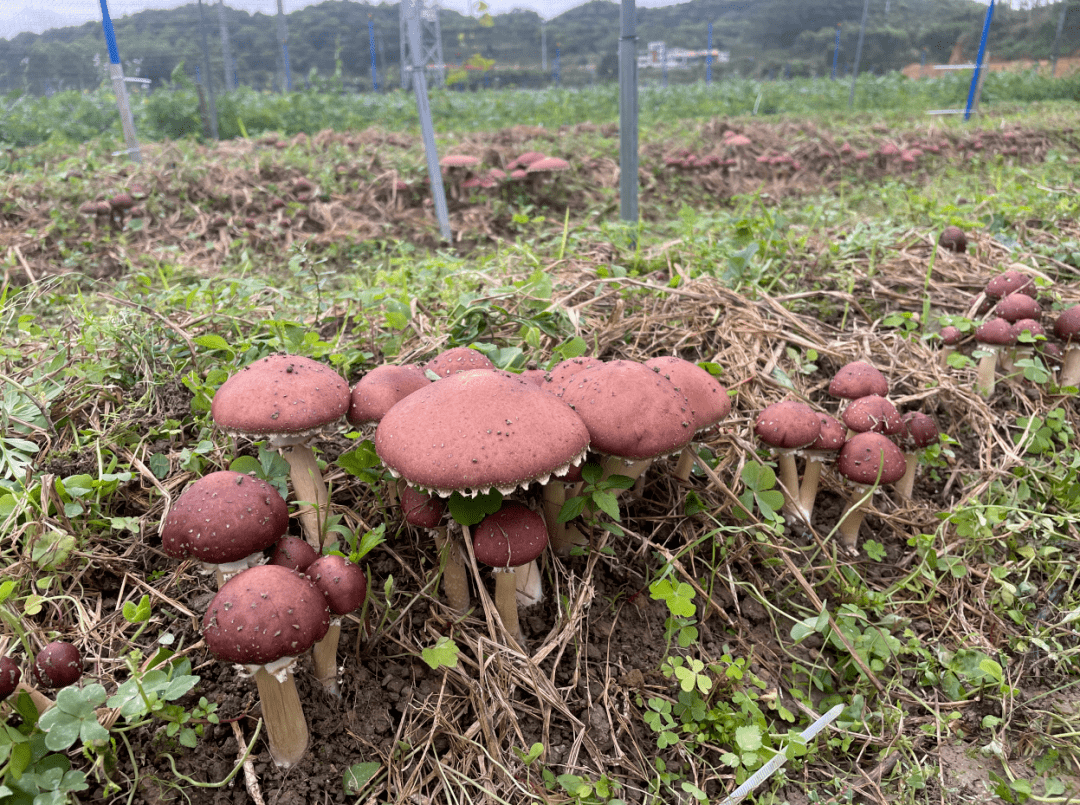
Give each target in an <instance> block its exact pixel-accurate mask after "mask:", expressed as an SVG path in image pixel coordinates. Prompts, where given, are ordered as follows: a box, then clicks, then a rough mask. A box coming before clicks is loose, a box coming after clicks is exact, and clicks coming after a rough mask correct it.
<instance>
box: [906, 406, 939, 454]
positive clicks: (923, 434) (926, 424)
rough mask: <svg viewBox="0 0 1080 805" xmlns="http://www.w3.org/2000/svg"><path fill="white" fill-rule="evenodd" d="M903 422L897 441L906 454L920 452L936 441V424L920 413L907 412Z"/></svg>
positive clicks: (930, 418)
mask: <svg viewBox="0 0 1080 805" xmlns="http://www.w3.org/2000/svg"><path fill="white" fill-rule="evenodd" d="M903 422H904V428H903V430H901V431H900V433H898V434H897V441H898V442H899V443H900V447H901V448H902V449H904V450H906V451H907V452H909V453H913V452H914V451H916V450H922V449H923V448H924V447H929V446H930V445H932V444H933V443H934V442H936V441H937V440H938V426H937V423H936V422H934V420H933V418H932V417H929V416H927V415H926V414H924V413H923V412H922V411H908V412H907V413H906V414H904V416H903Z"/></svg>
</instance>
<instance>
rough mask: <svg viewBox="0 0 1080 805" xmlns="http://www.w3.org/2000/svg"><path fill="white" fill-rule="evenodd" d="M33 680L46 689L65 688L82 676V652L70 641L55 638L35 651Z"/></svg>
mask: <svg viewBox="0 0 1080 805" xmlns="http://www.w3.org/2000/svg"><path fill="white" fill-rule="evenodd" d="M31 668H32V669H33V672H34V680H35V681H36V682H37V683H38V685H40V686H41V687H43V688H45V689H46V690H54V689H56V688H66V687H67V686H68V685H74V684H75V683H76V682H78V681H79V679H80V678H81V677H82V672H83V667H82V654H80V653H79V650H78V649H77V648H75V646H73V645H71V643H65V642H64V641H62V640H55V641H53V642H52V643H49V644H48V645H47V646H45V648H43V649H42V650H41V651H39V652H38V653H37V656H36V657H35V658H34V664H33V665H32V666H31Z"/></svg>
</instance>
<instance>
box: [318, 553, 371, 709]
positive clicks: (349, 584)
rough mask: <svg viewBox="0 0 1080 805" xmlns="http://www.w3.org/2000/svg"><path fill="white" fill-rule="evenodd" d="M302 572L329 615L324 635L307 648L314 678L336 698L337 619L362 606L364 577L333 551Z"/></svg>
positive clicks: (365, 595)
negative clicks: (319, 595)
mask: <svg viewBox="0 0 1080 805" xmlns="http://www.w3.org/2000/svg"><path fill="white" fill-rule="evenodd" d="M305 575H306V576H307V577H308V578H309V579H311V580H312V581H313V582H315V586H316V587H318V588H319V589H320V590H322V593H323V595H324V596H326V606H327V607H329V609H330V614H331V616H332V617H331V618H330V627H329V628H328V629H327V631H326V636H325V637H323V638H322V639H321V640H319V641H318V642H317V643H315V645H314V646H313V647H312V649H311V658H312V661H313V662H314V665H315V678H316V679H318V680H319V682H320V683H321V684H322V686H323V687H324V688H326V690H327V692H328V693H330V694H331V695H333V696H338V697H340V696H341V692H340V690H339V689H338V681H337V649H338V643H339V642H340V640H341V619H342V618H343V617H344V616H346V615H348V614H349V613H350V612H352V611H354V610H357V609H360V607H362V606H363V605H364V599H365V598H367V577H366V576H364V571H363V570H361V569H360V567H359V566H357V565H354V564H353V563H352V562H350V561H349V560H348V559H346V558H345V557H344V556H339V555H337V554H329V555H327V556H320V557H319V558H318V559H316V560H315V561H314V562H312V563H311V564H310V565H308V568H307V570H306V571H305Z"/></svg>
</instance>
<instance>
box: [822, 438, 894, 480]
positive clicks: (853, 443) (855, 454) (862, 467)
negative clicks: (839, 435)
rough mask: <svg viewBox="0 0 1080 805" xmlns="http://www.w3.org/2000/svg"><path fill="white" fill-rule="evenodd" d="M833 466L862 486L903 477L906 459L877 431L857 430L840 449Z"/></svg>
mask: <svg viewBox="0 0 1080 805" xmlns="http://www.w3.org/2000/svg"><path fill="white" fill-rule="evenodd" d="M836 469H837V470H838V471H839V472H840V474H841V475H843V476H844V477H845V478H847V479H848V480H849V481H851V482H852V483H856V484H862V485H863V486H869V485H871V484H873V483H875V482H879V483H882V484H892V483H896V482H897V481H899V480H900V479H901V478H903V477H904V471H905V470H906V469H907V462H906V461H905V459H904V454H903V453H902V452H901V451H900V448H899V447H897V446H896V445H895V444H893V443H892V442H891V441H890V440H889V438H888V437H886V436H882V435H881V434H880V433H857V434H855V435H854V436H852V437H851V438H850V439H848V441H847V443H846V444H845V445H844V446H843V447H842V448H840V455H839V457H838V458H837V460H836ZM879 473H880V478H879V477H878V475H879Z"/></svg>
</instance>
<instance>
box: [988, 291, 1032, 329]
mask: <svg viewBox="0 0 1080 805" xmlns="http://www.w3.org/2000/svg"><path fill="white" fill-rule="evenodd" d="M994 313H996V314H997V315H998V316H1000V317H1001V318H1003V319H1005V321H1008V322H1015V321H1019V320H1020V319H1037V318H1039V316H1041V315H1042V308H1041V307H1040V306H1039V303H1038V302H1036V301H1035V300H1034V299H1032V298H1031V297H1030V296H1028V295H1027V294H1024V293H1011V294H1009V295H1008V296H1003V297H1001V301H999V302H998V303H997V305H995V306H994Z"/></svg>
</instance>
